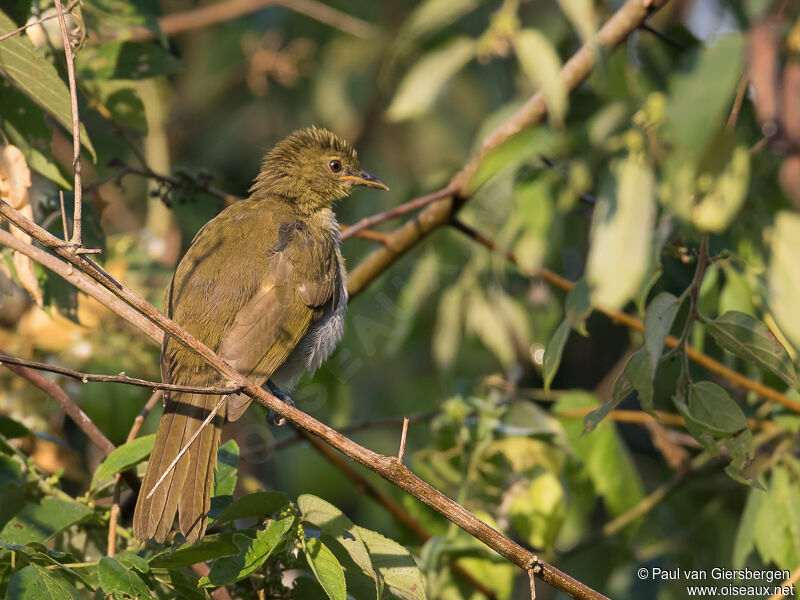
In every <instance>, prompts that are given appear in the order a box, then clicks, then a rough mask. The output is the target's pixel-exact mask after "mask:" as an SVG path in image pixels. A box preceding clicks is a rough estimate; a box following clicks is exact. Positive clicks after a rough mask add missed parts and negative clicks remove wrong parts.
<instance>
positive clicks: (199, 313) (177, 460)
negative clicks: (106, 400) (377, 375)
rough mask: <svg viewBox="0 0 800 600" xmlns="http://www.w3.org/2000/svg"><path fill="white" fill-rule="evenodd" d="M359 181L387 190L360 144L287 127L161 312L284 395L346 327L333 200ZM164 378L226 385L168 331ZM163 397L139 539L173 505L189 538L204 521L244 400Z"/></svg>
mask: <svg viewBox="0 0 800 600" xmlns="http://www.w3.org/2000/svg"><path fill="white" fill-rule="evenodd" d="M356 186H365V187H370V188H377V189H381V190H388V189H389V188H388V187H387V186H386V185H385V184H384V183H383V182H382V181H381V180H380V179H378V178H377V177H375V176H374V175H372V174H370V173H368V172H366V171H363V170H362V169H361V168H360V166H359V161H358V156H357V153H356V151H355V149H354V148H353V147H352V146H351V145H350V144H349V143H348V142H347V141H345V140H343V139H342V138H340V137H338V136H337V135H335V134H334V133H332V132H330V131H328V130H326V129H322V128H318V127H309V128H306V129H300V130H297V131H294V132H293V133H291V134H290V135H289V136H288V137H286V138H284V139H283V140H281V141H280V142H278V143H277V144H276V145H275V146H274V147H273V148H272V150H271V151H269V152H268V153H267V154H266V156H265V157H264V159H263V161H262V164H261V169H260V172H259V174H258V176H257V177H256V179H255V182H254V184H253V186H252V187H251V188H250V196H249V197H248V198H247V199H244V200H240V201H238V202H235V203H234V204H232V205H230V206H229V207H228V208H226V209H225V210H223V211H222V212H221V213H220V214H218V215H217V216H216V217H215V218H213V219H212V220H210V221H209V222H208V223H206V224H205V225H204V226H203V227H202V228H201V229H200V231H198V233H197V235H195V237H194V239H193V240H192V243H191V245H190V247H189V249H188V250H187V251H186V254H185V255H184V256H183V258H182V259H181V260H180V262H179V264H178V267H177V269H176V271H175V275H174V277H173V279H172V281H171V283H170V285H169V286H168V288H167V291H166V295H165V299H164V310H165V312H166V314H167V316H168V317H170V318H171V319H173V320H174V321H175V322H176V323H177V324H178V325H180V326H181V327H183V328H184V329H186V330H187V331H188V332H189V333H191V334H192V335H194V336H195V337H197V338H198V339H199V340H201V341H202V342H204V343H205V344H206V345H207V346H209V347H210V348H211V349H213V350H214V351H215V352H216V353H217V354H218V355H219V356H221V357H222V358H223V359H224V360H225V361H226V362H227V363H228V364H229V365H231V366H232V367H233V368H235V369H236V370H237V371H238V372H239V373H241V374H242V375H244V376H246V377H247V378H248V379H249V380H250V381H252V382H253V383H255V384H257V385H259V386H266V387H267V388H268V389H269V390H270V391H272V393H273V394H274V395H276V396H277V397H278V398H280V399H281V400H284V401H286V402H291V396H290V395H289V394H290V393H291V392H292V391H293V389H294V387H295V386H296V385H297V382H298V380H299V379H300V377H301V376H302V375H303V374H304V373H306V372H310V373H313V372H314V371H315V370H316V369H317V368H319V366H320V365H321V364H322V362H323V361H324V360H325V359H326V358H327V357H328V356H329V355H330V354H331V352H332V351H333V350H334V347H335V346H336V344H337V343H338V341H339V339H340V338H341V336H342V331H343V327H344V316H345V310H346V306H347V287H346V271H345V266H344V260H343V258H342V254H341V251H340V234H339V231H340V230H339V224H338V222H337V220H336V216H335V214H334V212H333V210H332V206H333V204H334V203H335V202H336V201H337V200H340V199H342V198H345V197H346V196H348V195H350V192H351V191H352V189H353V188H354V187H356ZM161 377H162V380H163V381H164V382H166V383H173V384H181V385H189V386H203V387H209V386H218V385H221V384H225V381H224V380H223V379H222V376H221V375H219V374H218V373H217V371H216V370H215V369H214V368H213V367H211V366H210V365H208V364H207V363H206V362H205V361H204V359H202V358H201V357H200V356H198V355H197V354H195V353H193V352H192V351H191V350H189V349H188V348H186V347H185V346H183V345H182V344H181V343H180V342H178V341H177V340H176V339H174V338H173V337H171V336H169V335H167V336H165V339H164V342H163V344H162V347H161ZM164 397H165V399H164V413H163V416H162V417H161V420H160V422H159V425H158V430H157V432H156V437H155V442H154V444H153V450H152V452H151V455H150V459H149V462H148V464H147V469H146V471H145V475H144V479H143V481H142V486H141V490H140V492H139V497H138V499H137V502H136V509H135V511H134V519H133V532H134V535H135V537H136V538H137V539H139V540H141V541H146V540H148V539H155V540H156V541H158V542H163V541H165V540H166V539H167V537H168V535H169V533H170V531H171V530H172V528H173V524H174V522H175V516H176V514H177V517H178V519H177V521H178V529H179V530H180V532H181V533H182V534H183V536H184V538H185V539H186V540H187V541H188V542H190V543H193V544H196V543H198V542H199V541H200V540H201V539H202V537H203V535H204V534H205V530H206V525H207V522H208V510H209V506H210V492H211V486H212V483H213V478H214V467H215V465H216V460H217V450H218V448H219V441H220V433H221V429H222V425H223V423H224V422H225V419H227V420H228V421H235V420H236V419H238V418H239V417H241V416H242V414H243V413H244V412H245V410H246V409H247V407H248V406H249V405H250V402H251V398H250V397H248V396H246V395H244V394H236V393H234V394H229V395H227V396H214V395H208V394H196V393H184V392H168V393H165V396H164ZM215 408H216V409H217V412H216V414H214V409H215ZM212 414H213V418H211V420H209V417H211V416H212ZM206 420H209V422H208V424H207V425H206V426H205V427H202V425H203V423H204V421H206ZM187 446H188V448H186V447H187ZM185 448H186V449H185ZM182 451H183V454H181V452H182ZM173 463H174V465H173Z"/></svg>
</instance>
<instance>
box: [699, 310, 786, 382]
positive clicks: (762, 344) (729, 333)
mask: <svg viewBox="0 0 800 600" xmlns="http://www.w3.org/2000/svg"><path fill="white" fill-rule="evenodd" d="M706 329H707V330H708V333H709V334H711V336H712V337H713V338H714V339H715V340H716V342H717V343H718V344H719V345H720V346H721V347H722V348H724V349H725V350H727V351H728V352H730V353H731V354H734V355H736V356H738V357H739V358H743V359H745V360H747V361H751V362H754V363H756V364H758V365H760V366H761V367H764V368H765V369H768V370H770V371H772V372H773V373H775V374H776V375H777V376H778V377H780V378H781V379H783V380H784V381H785V382H786V383H787V384H789V385H790V386H793V387H796V388H798V387H800V382H798V375H797V371H796V369H795V367H794V364H793V363H792V359H791V357H790V356H789V353H788V352H787V351H786V348H784V347H783V345H782V344H781V343H780V341H778V339H777V338H776V337H775V335H774V334H773V333H772V332H771V331H770V330H769V328H768V327H767V326H766V325H764V323H762V322H761V321H759V320H758V319H756V318H754V317H751V316H750V315H748V314H745V313H742V312H737V311H729V312H726V313H725V314H723V315H722V316H719V317H717V318H716V319H714V320H713V321H708V322H707V323H706Z"/></svg>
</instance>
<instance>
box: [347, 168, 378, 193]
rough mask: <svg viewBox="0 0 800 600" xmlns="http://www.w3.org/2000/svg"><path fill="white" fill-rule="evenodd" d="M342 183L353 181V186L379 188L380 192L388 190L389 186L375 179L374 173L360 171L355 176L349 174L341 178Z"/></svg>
mask: <svg viewBox="0 0 800 600" xmlns="http://www.w3.org/2000/svg"><path fill="white" fill-rule="evenodd" d="M339 179H340V180H341V181H352V182H353V185H364V186H366V187H371V188H377V189H379V190H388V189H389V186H388V185H386V184H385V183H383V182H382V181H381V180H380V179H378V178H377V177H375V175H373V174H372V173H367V172H366V171H360V172H359V173H356V174H355V175H353V174H351V173H347V174H345V175H342V176H341V177H339Z"/></svg>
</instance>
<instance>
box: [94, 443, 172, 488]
mask: <svg viewBox="0 0 800 600" xmlns="http://www.w3.org/2000/svg"><path fill="white" fill-rule="evenodd" d="M155 439H156V434H154V433H153V434H150V435H144V436H142V437H140V438H136V439H134V440H131V441H130V442H127V443H125V444H123V445H122V446H119V447H117V449H116V450H114V451H113V452H112V453H111V454H109V455H108V456H106V458H105V460H103V462H101V463H100V466H98V467H97V469H96V470H95V472H94V476H93V477H92V488H95V487H97V485H98V484H99V483H100V482H101V481H103V480H104V479H106V478H108V477H111V476H112V475H115V474H117V473H119V472H121V471H124V470H126V469H129V468H130V467H132V466H134V465H136V464H138V463H140V462H142V461H143V460H144V459H146V458H147V457H148V456H150V451H151V450H152V449H153V443H154V442H155Z"/></svg>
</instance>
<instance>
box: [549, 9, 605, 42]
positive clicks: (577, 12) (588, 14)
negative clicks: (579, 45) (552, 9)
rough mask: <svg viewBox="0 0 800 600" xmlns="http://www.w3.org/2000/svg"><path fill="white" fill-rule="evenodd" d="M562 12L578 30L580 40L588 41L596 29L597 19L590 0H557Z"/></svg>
mask: <svg viewBox="0 0 800 600" xmlns="http://www.w3.org/2000/svg"><path fill="white" fill-rule="evenodd" d="M558 4H559V6H560V7H561V10H562V11H564V14H565V15H567V18H568V19H569V20H570V22H571V23H572V26H573V27H574V28H575V29H577V30H578V33H579V34H580V36H581V40H583V41H584V42H588V41H589V40H591V39H592V37H593V36H594V34H595V32H596V31H597V19H596V18H595V14H594V3H593V2H592V0H558Z"/></svg>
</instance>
